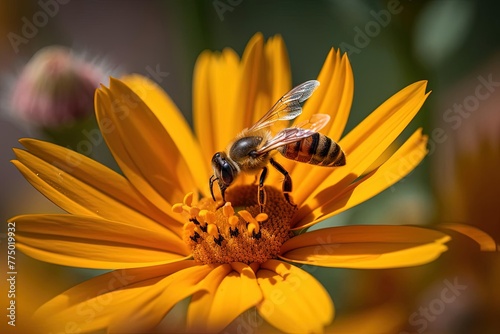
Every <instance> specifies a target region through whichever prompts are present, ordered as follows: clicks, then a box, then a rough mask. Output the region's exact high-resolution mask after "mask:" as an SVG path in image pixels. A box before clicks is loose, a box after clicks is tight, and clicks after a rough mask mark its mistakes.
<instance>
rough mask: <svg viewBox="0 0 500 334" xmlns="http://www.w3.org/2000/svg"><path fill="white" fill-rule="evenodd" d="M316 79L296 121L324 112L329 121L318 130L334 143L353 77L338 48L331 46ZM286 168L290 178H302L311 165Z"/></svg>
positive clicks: (349, 99) (341, 126)
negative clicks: (315, 86) (312, 90)
mask: <svg viewBox="0 0 500 334" xmlns="http://www.w3.org/2000/svg"><path fill="white" fill-rule="evenodd" d="M317 80H318V81H319V82H320V86H319V87H318V88H317V89H316V91H315V92H314V94H313V95H312V96H311V97H310V98H309V100H307V102H306V103H305V105H304V110H303V112H302V115H300V116H299V117H298V118H297V120H296V122H297V123H300V122H302V121H306V120H308V119H310V118H311V116H312V115H314V114H328V115H330V116H331V119H330V122H329V123H328V124H327V125H326V127H325V128H324V129H323V130H321V133H323V134H326V135H327V136H328V137H330V138H331V139H332V140H334V141H335V142H338V141H339V139H340V136H341V135H342V132H343V131H344V128H345V126H346V124H347V119H348V117H349V112H350V110H351V105H352V97H353V94H354V77H353V73H352V69H351V64H350V63H349V59H348V58H347V54H344V55H343V56H341V54H340V50H337V52H335V50H334V49H333V48H332V49H331V50H330V52H329V53H328V56H327V58H326V60H325V62H324V64H323V67H322V69H321V72H320V73H319V75H318V78H317ZM288 171H289V172H291V175H292V177H293V178H294V179H299V180H303V179H304V178H305V177H306V176H307V175H308V174H309V173H311V168H310V166H308V165H305V164H297V163H293V165H291V166H290V167H288Z"/></svg>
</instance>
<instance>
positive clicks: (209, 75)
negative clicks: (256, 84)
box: [193, 48, 243, 166]
mask: <svg viewBox="0 0 500 334" xmlns="http://www.w3.org/2000/svg"><path fill="white" fill-rule="evenodd" d="M239 79H240V76H239V57H238V55H237V54H236V53H235V52H234V51H233V50H232V49H227V48H226V49H224V50H223V51H222V53H220V54H219V53H212V52H209V51H205V52H203V53H202V54H201V55H200V56H199V57H198V60H197V61H196V66H195V70H194V75H193V119H194V127H195V130H196V135H197V137H198V139H199V141H200V145H201V146H202V148H203V153H204V159H205V162H204V163H205V165H207V166H209V163H210V159H211V158H212V155H213V154H214V153H215V152H217V151H220V150H223V149H225V148H226V146H227V145H228V144H229V142H230V140H231V139H233V138H234V137H235V136H236V134H237V133H238V132H239V131H241V130H242V129H243V128H239V127H238V126H237V125H236V124H237V123H238V122H241V115H240V113H239V112H238V109H235V107H236V105H235V103H236V97H237V90H238V84H239Z"/></svg>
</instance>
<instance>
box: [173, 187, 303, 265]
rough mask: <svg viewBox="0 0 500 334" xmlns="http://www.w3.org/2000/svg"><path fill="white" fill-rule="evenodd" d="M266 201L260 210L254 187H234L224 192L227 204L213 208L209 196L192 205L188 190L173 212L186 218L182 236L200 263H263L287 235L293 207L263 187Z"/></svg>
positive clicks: (281, 195) (276, 192) (274, 190)
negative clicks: (261, 210)
mask: <svg viewBox="0 0 500 334" xmlns="http://www.w3.org/2000/svg"><path fill="white" fill-rule="evenodd" d="M265 190H266V204H265V207H264V212H262V213H261V212H260V209H259V205H258V203H257V186H255V185H247V186H234V187H232V188H229V189H228V191H227V193H226V199H227V203H226V204H225V205H224V206H223V207H221V208H219V209H217V204H216V203H214V201H213V200H212V199H211V198H210V199H209V198H203V199H201V200H200V201H199V202H198V203H197V204H196V205H193V203H192V201H193V195H192V193H190V194H187V195H186V196H185V198H184V201H183V203H178V204H175V205H174V206H173V207H172V209H173V210H174V212H177V213H180V214H183V215H184V217H185V218H186V223H185V224H184V233H183V239H184V242H186V243H187V244H188V245H189V247H190V248H191V250H192V253H193V257H194V259H195V260H196V261H198V262H201V263H205V264H208V263H231V262H244V263H253V262H257V263H263V262H265V261H267V260H268V259H272V258H275V257H276V256H277V255H278V254H279V251H280V248H281V245H282V244H283V243H284V242H285V241H286V240H288V239H289V238H290V233H291V231H290V222H291V220H292V217H293V215H294V214H295V211H296V210H297V208H296V206H293V205H290V204H289V203H288V202H287V201H286V200H285V198H284V196H283V193H282V192H281V191H280V190H278V189H276V188H274V187H266V188H265Z"/></svg>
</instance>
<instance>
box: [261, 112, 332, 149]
mask: <svg viewBox="0 0 500 334" xmlns="http://www.w3.org/2000/svg"><path fill="white" fill-rule="evenodd" d="M328 121H330V116H329V115H326V114H315V115H313V116H312V117H311V118H310V119H309V120H308V121H305V122H303V123H300V124H297V125H296V126H294V127H291V128H286V129H283V130H281V131H280V132H278V133H277V134H276V136H274V137H273V138H271V139H270V140H268V141H267V143H265V144H264V146H262V147H261V148H259V149H258V150H257V154H258V155H260V154H264V153H266V152H269V151H272V150H275V149H277V148H278V147H280V146H283V145H287V144H291V143H295V142H298V141H299V140H301V139H304V138H307V137H310V136H312V135H313V134H315V133H316V132H318V131H319V130H321V129H323V128H324V127H325V125H326V124H327V123H328Z"/></svg>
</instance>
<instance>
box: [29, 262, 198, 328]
mask: <svg viewBox="0 0 500 334" xmlns="http://www.w3.org/2000/svg"><path fill="white" fill-rule="evenodd" d="M193 266H196V263H195V262H194V261H181V262H177V263H171V264H166V265H161V266H154V267H145V268H135V269H124V270H116V271H113V272H110V273H106V274H104V275H101V276H97V277H94V278H92V279H90V280H88V281H86V282H84V283H82V284H79V285H77V286H75V287H73V288H71V289H69V290H67V291H65V292H63V293H62V294H60V295H59V296H57V297H55V298H53V299H52V300H50V301H48V302H47V303H46V304H44V305H42V306H41V307H40V308H39V309H38V310H37V311H36V313H35V315H34V319H35V321H36V322H37V323H40V324H43V325H42V328H43V329H45V331H43V332H44V333H45V332H52V333H62V332H64V333H66V332H73V333H76V332H82V333H83V332H91V331H96V330H98V329H103V328H106V327H107V326H109V325H110V324H111V323H112V319H113V316H116V315H117V314H121V313H123V312H128V310H129V309H133V310H136V311H137V312H139V311H140V310H138V309H137V306H139V305H138V304H135V300H136V298H140V296H141V295H142V294H143V293H146V292H147V293H149V294H151V292H152V290H154V291H157V293H158V294H160V293H161V292H162V290H163V289H164V287H163V286H161V284H160V285H156V284H157V283H158V282H161V281H162V279H164V277H166V276H168V275H170V274H172V273H175V272H177V271H180V270H189V268H190V267H193ZM186 268H188V269H186ZM198 268H199V267H195V269H191V270H190V272H193V271H194V272H197V271H198V270H199V269H198Z"/></svg>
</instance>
